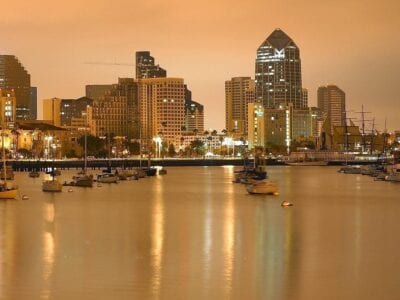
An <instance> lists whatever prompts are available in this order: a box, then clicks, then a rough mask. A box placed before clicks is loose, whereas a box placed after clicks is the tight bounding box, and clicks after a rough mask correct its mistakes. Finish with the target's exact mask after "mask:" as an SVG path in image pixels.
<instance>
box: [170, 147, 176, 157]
mask: <svg viewBox="0 0 400 300" xmlns="http://www.w3.org/2000/svg"><path fill="white" fill-rule="evenodd" d="M175 155H176V152H175V146H174V144H169V146H168V156H169V157H174V156H175Z"/></svg>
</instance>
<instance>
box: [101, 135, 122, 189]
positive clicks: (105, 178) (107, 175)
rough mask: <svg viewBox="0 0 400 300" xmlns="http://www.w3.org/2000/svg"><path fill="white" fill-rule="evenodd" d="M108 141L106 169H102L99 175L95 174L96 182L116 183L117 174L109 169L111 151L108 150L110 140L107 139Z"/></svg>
mask: <svg viewBox="0 0 400 300" xmlns="http://www.w3.org/2000/svg"><path fill="white" fill-rule="evenodd" d="M107 139H108V133H107ZM107 143H108V167H107V169H105V170H103V172H102V173H101V174H99V175H97V182H101V183H118V180H119V178H118V175H117V174H113V173H112V171H111V162H110V156H111V153H110V152H111V151H110V142H109V141H107Z"/></svg>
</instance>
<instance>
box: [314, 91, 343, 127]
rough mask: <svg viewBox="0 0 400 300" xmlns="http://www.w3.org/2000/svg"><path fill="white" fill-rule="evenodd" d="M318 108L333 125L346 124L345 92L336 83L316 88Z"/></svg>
mask: <svg viewBox="0 0 400 300" xmlns="http://www.w3.org/2000/svg"><path fill="white" fill-rule="evenodd" d="M317 93H318V108H319V109H320V110H321V111H322V112H323V113H324V114H325V116H326V117H327V118H329V120H330V123H331V126H332V130H333V127H334V126H345V125H346V94H345V93H344V92H343V91H342V90H341V89H340V88H339V87H337V86H336V85H327V86H321V87H319V88H318V92H317Z"/></svg>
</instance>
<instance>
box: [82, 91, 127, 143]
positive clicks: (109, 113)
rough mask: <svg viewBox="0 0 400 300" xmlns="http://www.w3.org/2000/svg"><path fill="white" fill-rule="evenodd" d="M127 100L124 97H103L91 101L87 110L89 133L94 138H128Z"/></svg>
mask: <svg viewBox="0 0 400 300" xmlns="http://www.w3.org/2000/svg"><path fill="white" fill-rule="evenodd" d="M127 112H128V100H127V97H126V96H114V95H105V96H103V98H101V99H99V100H96V101H93V105H92V107H91V108H90V109H89V114H90V118H88V119H91V124H90V127H91V132H92V134H94V135H96V136H107V137H111V136H121V137H126V136H128V129H129V123H128V114H127Z"/></svg>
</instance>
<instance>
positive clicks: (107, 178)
mask: <svg viewBox="0 0 400 300" xmlns="http://www.w3.org/2000/svg"><path fill="white" fill-rule="evenodd" d="M97 182H101V183H117V182H118V176H117V175H115V174H112V173H103V174H99V175H97Z"/></svg>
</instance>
